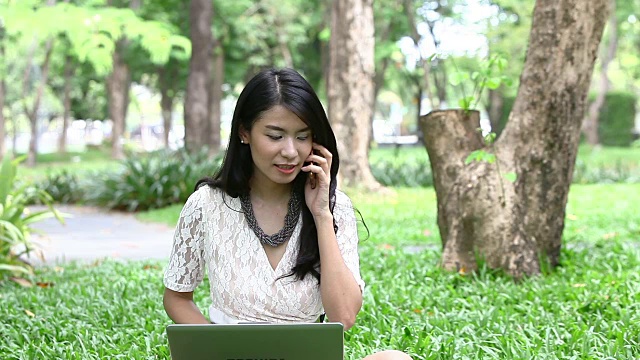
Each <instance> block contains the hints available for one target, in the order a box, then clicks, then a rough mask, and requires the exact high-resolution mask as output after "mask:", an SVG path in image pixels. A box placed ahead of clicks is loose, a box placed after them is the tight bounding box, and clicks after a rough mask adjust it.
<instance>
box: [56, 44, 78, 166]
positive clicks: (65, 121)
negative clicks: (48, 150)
mask: <svg viewBox="0 0 640 360" xmlns="http://www.w3.org/2000/svg"><path fill="white" fill-rule="evenodd" d="M71 61H72V59H71V56H67V57H66V61H65V63H64V100H63V106H64V114H63V116H62V132H60V138H58V152H59V153H61V154H64V153H66V152H67V129H68V128H69V119H70V117H71V76H72V75H73V70H74V69H73V66H72V64H71Z"/></svg>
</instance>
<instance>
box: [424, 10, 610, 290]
mask: <svg viewBox="0 0 640 360" xmlns="http://www.w3.org/2000/svg"><path fill="white" fill-rule="evenodd" d="M608 13H609V0H590V1H583V0H538V1H537V2H536V5H535V9H534V14H533V26H532V29H531V34H530V38H529V48H528V50H527V56H526V61H525V65H524V70H523V72H522V75H521V78H520V88H519V89H518V96H517V98H516V101H515V104H514V107H513V111H512V113H511V115H510V118H509V121H508V123H507V125H506V128H505V130H504V132H503V134H502V136H501V137H500V139H498V140H497V141H496V142H495V143H494V144H493V145H491V146H489V147H488V148H485V147H484V145H483V143H482V138H481V137H480V134H479V133H478V132H477V131H476V129H477V127H478V126H479V119H478V115H477V113H469V114H466V113H464V112H462V111H436V112H432V113H430V114H428V115H426V116H425V117H423V118H422V119H421V127H422V129H423V131H424V134H425V140H426V141H425V145H426V148H427V151H428V152H429V157H430V159H431V166H432V170H433V174H434V183H435V188H436V194H437V200H438V227H439V229H440V235H441V237H442V242H443V255H442V265H443V266H444V267H445V268H446V269H450V270H458V271H463V272H466V271H471V270H474V269H475V268H476V266H477V265H476V258H477V257H481V258H483V259H485V260H486V263H487V265H488V266H489V267H491V268H503V269H505V270H506V271H507V272H508V273H509V274H511V275H513V276H514V277H515V278H520V277H522V276H527V275H535V274H539V273H540V271H541V266H543V265H542V263H541V261H543V262H546V263H548V265H550V266H551V267H553V266H556V265H558V263H559V255H560V249H561V245H562V243H561V236H562V231H563V229H564V217H565V208H566V203H567V195H568V192H569V186H570V184H571V177H572V175H573V169H574V164H575V159H576V153H577V148H578V140H579V135H580V125H581V122H582V119H583V116H584V110H585V101H586V96H587V91H588V88H589V81H590V78H591V74H592V71H593V65H594V61H595V58H596V54H597V51H598V44H599V42H600V39H601V37H602V30H603V28H604V24H605V22H606V19H607V16H608ZM479 149H484V151H486V152H491V153H493V154H495V156H496V162H495V163H489V162H485V161H476V162H471V163H470V164H468V165H466V164H465V159H466V158H467V156H468V155H469V153H470V152H471V151H474V150H479ZM510 172H513V173H515V175H516V180H515V182H513V183H512V182H510V181H509V180H507V179H506V178H505V174H507V173H510Z"/></svg>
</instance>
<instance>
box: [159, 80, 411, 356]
mask: <svg viewBox="0 0 640 360" xmlns="http://www.w3.org/2000/svg"><path fill="white" fill-rule="evenodd" d="M338 167H339V158H338V152H337V148H336V140H335V136H334V134H333V131H332V130H331V127H330V125H329V121H328V119H327V116H326V114H325V112H324V109H323V108H322V104H321V103H320V100H319V99H318V97H317V95H316V94H315V92H314V91H313V89H312V88H311V85H309V83H308V82H307V81H306V80H304V78H303V77H302V76H300V74H298V73H297V72H296V71H294V70H291V69H282V70H275V69H270V70H265V71H263V72H260V73H259V74H257V75H256V76H255V77H254V78H253V79H251V80H250V81H249V83H248V84H247V85H246V87H245V88H244V90H243V91H242V93H241V94H240V97H239V98H238V102H237V104H236V109H235V112H234V114H233V119H232V123H231V134H230V138H229V145H228V148H227V153H226V155H225V158H224V161H223V164H222V167H221V168H220V170H219V171H218V173H217V174H216V175H215V177H214V178H212V179H210V178H206V179H203V180H201V181H199V182H198V184H197V185H196V191H195V192H194V193H193V194H192V195H191V196H190V197H189V199H188V201H187V203H186V204H185V206H184V208H183V210H182V213H181V214H180V220H179V221H178V226H177V228H176V232H175V237H174V245H173V250H172V254H171V258H170V261H169V265H168V267H167V269H166V272H165V277H164V284H165V293H164V306H165V310H166V311H167V314H168V315H169V317H171V319H172V320H173V321H175V322H176V323H191V324H206V323H210V322H213V323H237V322H240V321H242V322H245V321H249V322H254V321H264V322H314V321H317V320H318V319H319V318H321V316H323V314H325V313H326V316H327V317H328V318H329V320H330V321H333V322H340V323H342V324H343V325H344V328H345V330H347V329H349V328H350V327H351V326H353V324H354V322H355V319H356V314H357V313H358V312H359V311H360V308H361V306H362V292H363V290H364V282H363V281H362V278H361V277H360V268H359V258H358V250H357V245H358V236H357V231H356V220H355V216H354V211H353V207H352V205H351V202H350V200H349V198H348V197H347V196H346V195H345V194H344V193H342V192H340V191H337V190H336V176H337V173H338ZM267 234H270V235H267ZM205 269H206V271H207V275H208V277H209V281H210V285H211V289H210V294H211V300H212V304H211V306H210V308H209V319H207V318H206V317H205V316H204V315H203V314H202V313H201V312H200V310H199V309H198V308H197V307H196V305H195V304H194V302H193V291H194V290H195V288H196V287H197V286H198V284H199V283H200V282H201V281H202V279H203V277H204V272H205ZM380 359H410V357H408V356H407V355H406V354H404V353H401V352H397V351H386V352H381V353H378V354H374V355H371V356H369V357H367V360H380Z"/></svg>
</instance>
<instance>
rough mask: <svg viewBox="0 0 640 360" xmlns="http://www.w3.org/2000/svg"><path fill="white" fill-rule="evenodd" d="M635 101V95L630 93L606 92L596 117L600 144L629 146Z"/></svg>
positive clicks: (634, 115)
mask: <svg viewBox="0 0 640 360" xmlns="http://www.w3.org/2000/svg"><path fill="white" fill-rule="evenodd" d="M636 101H637V99H636V97H635V95H634V94H631V93H626V92H610V93H607V95H606V97H605V100H604V105H602V109H600V115H599V119H598V133H599V135H600V143H601V144H602V145H604V146H631V143H632V142H633V133H632V130H633V127H634V122H635V117H636Z"/></svg>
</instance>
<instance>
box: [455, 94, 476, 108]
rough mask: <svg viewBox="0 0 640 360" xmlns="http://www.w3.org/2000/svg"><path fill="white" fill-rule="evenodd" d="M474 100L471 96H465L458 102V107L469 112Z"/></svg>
mask: <svg viewBox="0 0 640 360" xmlns="http://www.w3.org/2000/svg"><path fill="white" fill-rule="evenodd" d="M474 99H475V98H474V97H473V96H467V97H465V98H462V99H460V100H458V106H460V108H461V109H463V110H471V104H472V103H473V100H474Z"/></svg>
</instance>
